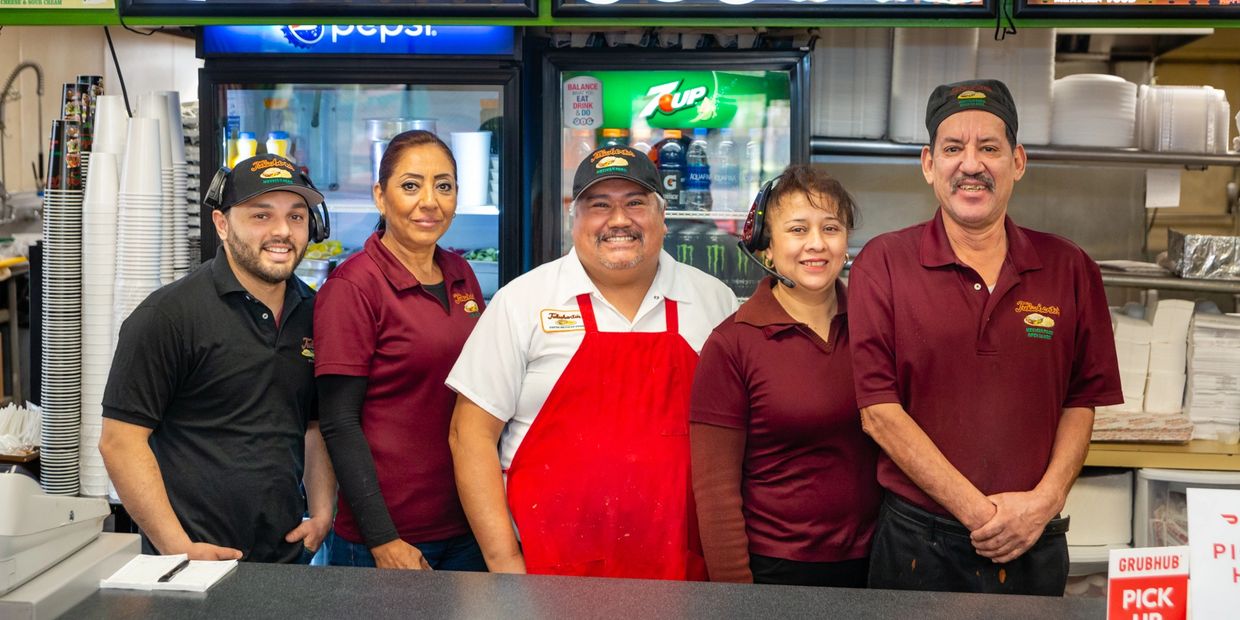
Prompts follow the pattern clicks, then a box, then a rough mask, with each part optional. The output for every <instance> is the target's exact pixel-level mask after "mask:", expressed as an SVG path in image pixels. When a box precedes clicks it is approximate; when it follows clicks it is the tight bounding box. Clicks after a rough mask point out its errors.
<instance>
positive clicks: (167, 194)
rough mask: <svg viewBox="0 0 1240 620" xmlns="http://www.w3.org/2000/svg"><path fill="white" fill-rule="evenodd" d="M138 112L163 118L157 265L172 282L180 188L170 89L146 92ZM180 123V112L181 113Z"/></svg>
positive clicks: (164, 278) (166, 280) (163, 277)
mask: <svg viewBox="0 0 1240 620" xmlns="http://www.w3.org/2000/svg"><path fill="white" fill-rule="evenodd" d="M138 116H141V117H143V118H153V119H155V120H156V121H158V122H159V168H158V172H159V187H160V196H161V202H160V207H161V213H162V214H163V217H162V219H161V220H160V229H159V233H160V238H161V240H162V242H161V244H160V252H159V255H158V256H157V258H156V265H158V267H159V281H160V283H162V284H170V283H172V280H173V279H174V278H175V276H174V272H173V267H172V262H173V250H172V237H173V233H172V230H173V229H172V227H173V221H174V217H175V216H174V215H173V213H172V212H173V209H174V208H175V206H174V204H173V203H174V201H175V198H174V197H175V195H176V190H175V188H174V183H173V178H174V176H175V173H174V172H173V169H172V145H171V143H170V142H169V140H168V135H169V133H171V127H172V119H171V118H170V117H169V116H168V93H167V92H166V91H165V92H150V93H146V94H145V95H142V97H141V99H140V100H139V103H138ZM176 122H177V123H178V124H179V123H180V122H181V121H180V116H179V115H178V116H177V121H176Z"/></svg>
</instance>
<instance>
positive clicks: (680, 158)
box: [653, 129, 685, 211]
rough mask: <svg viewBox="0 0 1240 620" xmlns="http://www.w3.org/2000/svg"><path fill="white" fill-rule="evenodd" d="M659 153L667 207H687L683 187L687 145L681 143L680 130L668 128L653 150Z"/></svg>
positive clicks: (681, 209)
mask: <svg viewBox="0 0 1240 620" xmlns="http://www.w3.org/2000/svg"><path fill="white" fill-rule="evenodd" d="M653 152H655V153H657V154H658V162H659V180H660V181H662V182H663V198H664V199H666V200H667V208H668V209H672V210H676V211H683V210H684V208H685V205H684V200H683V195H682V192H681V187H682V186H683V185H684V180H685V147H683V146H681V145H680V130H679V129H668V130H666V131H664V132H663V139H662V140H660V141H659V143H658V144H656V145H655V150H654V151H653Z"/></svg>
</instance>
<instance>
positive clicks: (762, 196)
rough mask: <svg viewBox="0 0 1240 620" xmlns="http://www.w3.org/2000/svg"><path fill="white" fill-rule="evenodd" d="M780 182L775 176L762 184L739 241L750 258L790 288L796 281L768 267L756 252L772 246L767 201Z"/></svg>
mask: <svg viewBox="0 0 1240 620" xmlns="http://www.w3.org/2000/svg"><path fill="white" fill-rule="evenodd" d="M778 183H779V177H775V178H773V179H771V180H770V181H767V182H766V183H763V184H762V189H759V190H758V195H757V196H754V199H753V205H752V206H750V207H749V215H748V216H746V217H745V227H744V228H743V229H741V240H740V241H738V242H737V245H738V246H740V248H741V251H742V252H744V253H745V256H748V257H749V260H752V261H753V262H755V263H757V264H758V266H759V267H761V268H762V270H763V271H765V272H767V273H769V274H771V277H773V278H775V279H776V280H778V281H779V283H780V284H783V285H784V286H786V287H788V288H794V287H796V283H795V282H793V281H792V278H789V277H788V276H785V275H780V274H779V273H778V272H776V271H775V270H774V269H772V268H771V267H768V266H767V264H766V263H764V262H763V261H762V260H761V259H759V258H758V257H757V256H754V252H761V251H762V250H765V249H767V248H768V247H770V246H771V236H770V235H768V234H766V209H767V203H768V202H770V200H771V194H772V193H774V191H775V186H776V185H777V184H778Z"/></svg>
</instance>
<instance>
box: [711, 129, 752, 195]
mask: <svg viewBox="0 0 1240 620" xmlns="http://www.w3.org/2000/svg"><path fill="white" fill-rule="evenodd" d="M739 154H740V153H738V152H737V150H736V141H735V140H733V139H732V128H731V127H724V128H723V129H721V130H719V144H718V145H717V146H715V169H714V170H713V171H712V174H711V184H712V185H713V186H714V192H715V196H716V197H717V200H715V204H716V205H717V206H718V207H719V209H718V210H720V211H741V210H744V209H746V208H747V207H748V206H749V205H742V204H741V200H740V187H741V164H740V158H739V157H738V155H739Z"/></svg>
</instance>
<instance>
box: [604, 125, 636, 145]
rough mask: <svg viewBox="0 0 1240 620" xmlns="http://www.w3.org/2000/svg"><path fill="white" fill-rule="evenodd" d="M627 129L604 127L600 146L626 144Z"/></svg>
mask: <svg viewBox="0 0 1240 620" xmlns="http://www.w3.org/2000/svg"><path fill="white" fill-rule="evenodd" d="M628 145H629V130H627V129H612V128H608V129H604V130H603V142H602V144H600V146H628Z"/></svg>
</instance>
